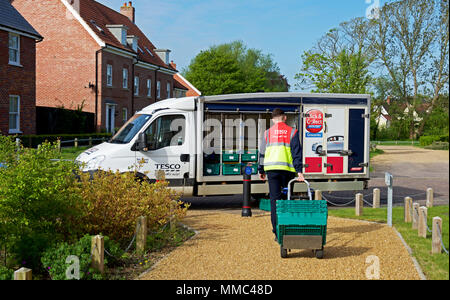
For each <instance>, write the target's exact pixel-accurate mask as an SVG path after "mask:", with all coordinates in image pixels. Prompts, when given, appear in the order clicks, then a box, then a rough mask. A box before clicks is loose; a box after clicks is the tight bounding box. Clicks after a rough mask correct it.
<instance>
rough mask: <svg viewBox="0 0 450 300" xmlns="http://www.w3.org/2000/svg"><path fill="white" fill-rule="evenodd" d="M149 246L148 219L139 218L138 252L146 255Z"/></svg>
mask: <svg viewBox="0 0 450 300" xmlns="http://www.w3.org/2000/svg"><path fill="white" fill-rule="evenodd" d="M146 246H147V217H144V216H143V217H139V218H138V219H137V224H136V252H137V253H138V254H144V253H145V248H146Z"/></svg>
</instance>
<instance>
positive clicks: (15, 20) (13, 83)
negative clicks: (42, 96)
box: [0, 0, 43, 134]
mask: <svg viewBox="0 0 450 300" xmlns="http://www.w3.org/2000/svg"><path fill="white" fill-rule="evenodd" d="M42 39H43V38H42V36H41V35H40V34H39V33H38V32H37V31H36V30H35V29H34V28H33V27H32V26H31V25H30V24H29V23H28V22H27V20H25V18H24V17H23V16H22V15H21V14H20V13H19V12H18V11H17V10H16V9H15V8H14V7H13V6H12V5H11V4H10V1H9V0H0V134H34V133H35V132H36V123H35V120H36V42H39V41H41V40H42Z"/></svg>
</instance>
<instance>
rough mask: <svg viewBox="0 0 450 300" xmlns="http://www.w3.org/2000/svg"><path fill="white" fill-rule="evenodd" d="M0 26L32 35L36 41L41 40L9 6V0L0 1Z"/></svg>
mask: <svg viewBox="0 0 450 300" xmlns="http://www.w3.org/2000/svg"><path fill="white" fill-rule="evenodd" d="M0 26H3V27H7V28H10V29H13V30H16V31H19V32H23V33H26V34H29V35H32V36H33V37H34V38H35V39H36V40H42V39H43V37H42V36H41V35H40V34H39V33H38V32H37V31H36V30H35V29H34V28H33V26H31V25H30V23H28V21H27V20H26V19H25V18H24V17H23V16H22V15H21V14H20V13H19V12H18V11H17V10H16V9H15V8H14V7H13V6H12V5H11V2H10V0H0Z"/></svg>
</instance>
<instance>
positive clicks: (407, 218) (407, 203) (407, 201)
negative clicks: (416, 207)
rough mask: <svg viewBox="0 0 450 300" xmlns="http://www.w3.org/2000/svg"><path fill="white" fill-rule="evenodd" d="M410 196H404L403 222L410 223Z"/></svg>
mask: <svg viewBox="0 0 450 300" xmlns="http://www.w3.org/2000/svg"><path fill="white" fill-rule="evenodd" d="M411 210H412V198H411V197H405V223H411V221H412V215H411Z"/></svg>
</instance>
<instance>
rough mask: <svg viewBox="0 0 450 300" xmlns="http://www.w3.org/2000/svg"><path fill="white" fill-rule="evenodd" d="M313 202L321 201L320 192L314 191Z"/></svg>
mask: <svg viewBox="0 0 450 300" xmlns="http://www.w3.org/2000/svg"><path fill="white" fill-rule="evenodd" d="M314 200H322V191H321V190H316V191H315V192H314Z"/></svg>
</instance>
